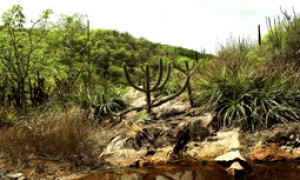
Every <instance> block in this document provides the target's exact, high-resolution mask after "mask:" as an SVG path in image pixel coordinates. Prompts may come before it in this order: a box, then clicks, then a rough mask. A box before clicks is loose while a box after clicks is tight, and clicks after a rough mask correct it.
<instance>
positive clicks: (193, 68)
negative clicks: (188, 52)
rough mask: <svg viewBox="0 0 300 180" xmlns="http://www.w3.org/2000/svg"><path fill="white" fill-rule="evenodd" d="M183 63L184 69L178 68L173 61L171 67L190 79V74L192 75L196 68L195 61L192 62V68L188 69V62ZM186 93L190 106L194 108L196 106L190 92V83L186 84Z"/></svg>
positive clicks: (191, 91)
mask: <svg viewBox="0 0 300 180" xmlns="http://www.w3.org/2000/svg"><path fill="white" fill-rule="evenodd" d="M184 62H185V69H183V68H181V67H180V66H178V65H177V64H176V63H175V62H174V61H173V65H174V67H175V68H176V69H178V70H179V71H181V72H182V73H184V74H185V75H187V76H188V77H191V76H192V74H193V73H194V70H195V67H196V65H195V61H193V64H192V67H189V64H188V61H184ZM187 91H188V96H189V101H190V106H191V107H192V108H193V107H196V104H195V102H194V96H193V90H192V86H191V83H190V82H188V85H187Z"/></svg>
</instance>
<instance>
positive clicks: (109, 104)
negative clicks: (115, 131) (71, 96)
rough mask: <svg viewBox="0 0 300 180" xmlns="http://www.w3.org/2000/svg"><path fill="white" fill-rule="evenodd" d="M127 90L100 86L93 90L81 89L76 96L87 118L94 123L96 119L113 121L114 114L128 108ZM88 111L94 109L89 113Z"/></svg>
mask: <svg viewBox="0 0 300 180" xmlns="http://www.w3.org/2000/svg"><path fill="white" fill-rule="evenodd" d="M125 92H126V89H122V88H118V87H114V86H113V87H104V86H98V87H95V88H93V89H90V88H83V87H81V88H80V91H79V93H78V94H77V95H76V96H77V99H78V100H79V101H78V103H80V104H81V105H82V106H83V107H84V109H86V115H87V117H89V118H91V119H92V120H93V121H94V120H95V119H98V120H103V119H105V118H110V119H111V120H112V119H113V114H114V113H117V112H119V111H122V110H124V109H126V108H127V106H128V103H127V101H126V99H125V98H124V94H125ZM88 109H92V112H89V111H88Z"/></svg>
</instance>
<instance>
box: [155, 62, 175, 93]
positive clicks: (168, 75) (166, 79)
mask: <svg viewBox="0 0 300 180" xmlns="http://www.w3.org/2000/svg"><path fill="white" fill-rule="evenodd" d="M166 74H167V75H166V78H165V80H164V82H163V83H162V84H161V85H160V86H158V87H156V89H154V90H153V91H156V90H158V89H160V88H162V87H164V86H165V85H166V84H167V82H168V81H169V78H170V74H171V64H170V63H169V62H168V64H167V72H166Z"/></svg>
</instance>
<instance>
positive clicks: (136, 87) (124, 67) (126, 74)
mask: <svg viewBox="0 0 300 180" xmlns="http://www.w3.org/2000/svg"><path fill="white" fill-rule="evenodd" d="M123 70H124V74H125V77H126V80H127V82H128V83H129V84H130V85H131V86H132V87H133V88H134V89H137V90H138V91H142V92H146V91H145V89H143V88H140V87H138V86H137V85H135V84H134V82H133V81H132V79H131V78H130V76H129V72H128V69H127V65H126V64H125V63H123Z"/></svg>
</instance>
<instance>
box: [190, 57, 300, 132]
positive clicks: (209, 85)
mask: <svg viewBox="0 0 300 180" xmlns="http://www.w3.org/2000/svg"><path fill="white" fill-rule="evenodd" d="M241 64H242V65H240V66H239V68H235V69H234V70H232V69H230V68H228V67H226V65H225V66H224V64H222V63H220V62H217V63H213V64H209V65H208V66H205V67H203V69H202V74H201V76H199V78H198V80H197V81H196V84H197V86H196V87H197V98H198V101H200V102H201V103H202V104H203V103H207V104H208V106H209V107H211V108H212V109H213V110H214V111H215V112H216V113H218V115H219V126H220V127H231V126H234V127H241V128H243V129H252V130H253V129H255V128H267V127H269V126H271V125H273V124H275V123H287V122H288V121H297V120H299V100H300V94H299V88H300V87H299V76H300V74H299V72H298V71H294V72H290V71H288V70H282V69H281V70H279V68H277V69H276V68H275V69H274V68H273V69H271V68H270V67H266V66H264V67H257V66H254V65H251V64H249V63H244V64H243V63H241Z"/></svg>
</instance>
